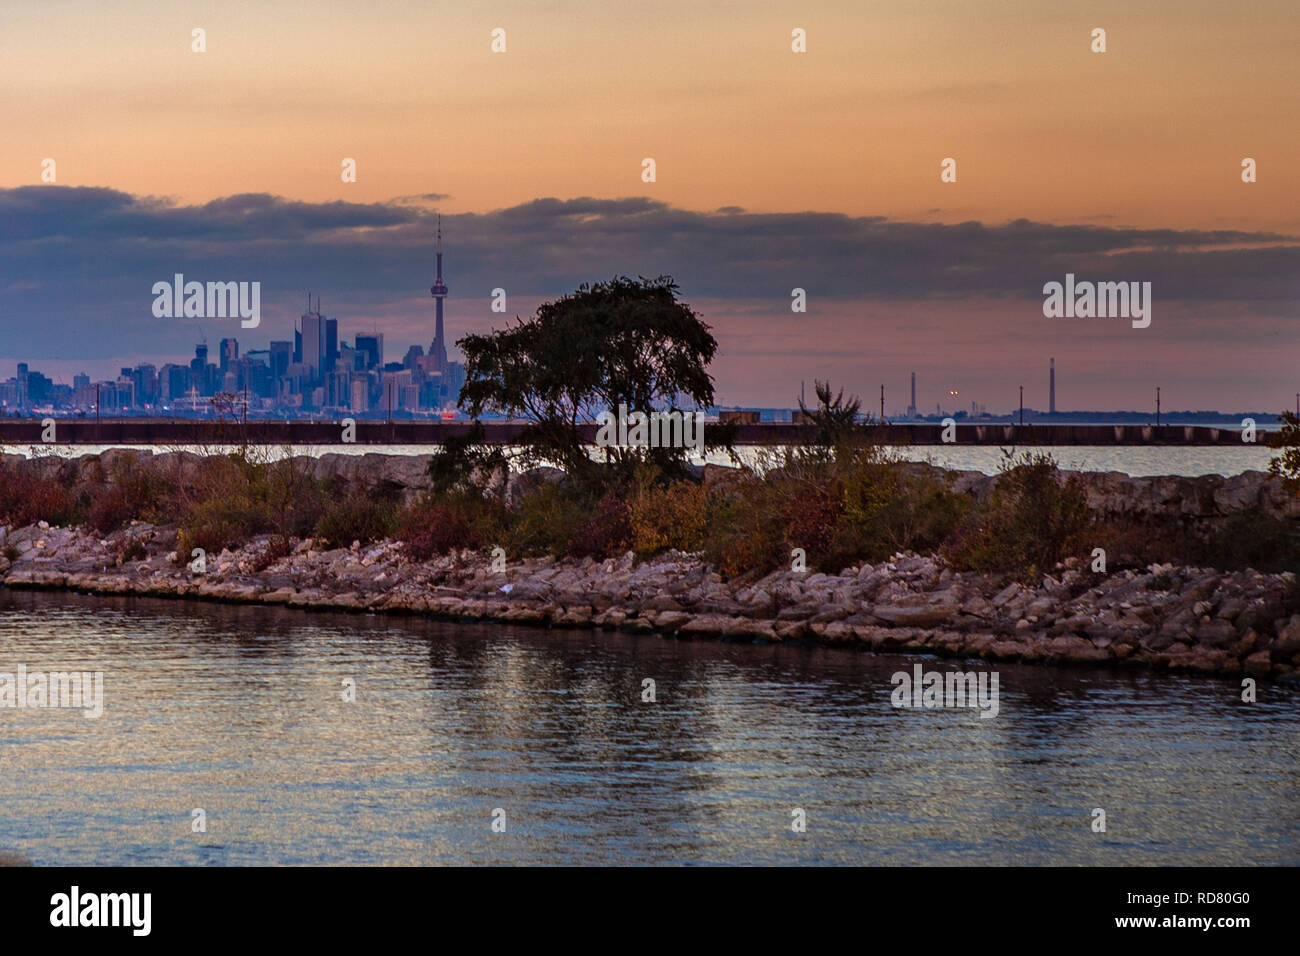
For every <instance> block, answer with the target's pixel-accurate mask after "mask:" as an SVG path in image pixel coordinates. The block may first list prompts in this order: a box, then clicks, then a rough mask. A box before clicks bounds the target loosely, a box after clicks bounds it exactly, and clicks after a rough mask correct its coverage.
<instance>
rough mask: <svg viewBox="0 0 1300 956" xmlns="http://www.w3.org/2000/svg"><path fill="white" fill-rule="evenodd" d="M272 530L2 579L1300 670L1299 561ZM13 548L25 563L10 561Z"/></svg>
mask: <svg viewBox="0 0 1300 956" xmlns="http://www.w3.org/2000/svg"><path fill="white" fill-rule="evenodd" d="M274 543H275V542H274V541H273V539H272V538H271V537H270V536H267V535H262V536H259V537H257V538H255V539H253V540H252V541H250V542H249V543H248V544H247V545H245V546H244V547H242V548H240V549H239V550H237V551H223V552H222V553H221V554H220V555H209V556H208V557H207V562H206V565H207V566H206V570H205V571H203V572H202V573H196V572H195V571H193V570H191V569H190V568H189V567H188V566H186V565H184V564H182V563H181V561H180V558H179V557H178V556H177V554H176V552H175V550H174V548H175V546H176V530H175V528H168V527H155V526H153V525H149V524H144V523H141V522H134V523H132V524H131V525H130V526H128V527H126V528H123V529H122V530H120V531H117V532H114V533H113V534H112V535H110V536H108V537H107V538H100V537H98V536H96V535H94V534H92V533H90V532H88V531H86V530H84V529H81V528H51V527H48V526H44V522H42V523H41V525H37V526H30V527H26V528H21V529H16V530H8V529H0V554H4V555H8V556H0V584H2V585H3V586H4V587H8V588H13V589H52V590H72V591H78V592H88V593H93V594H107V595H139V596H149V597H173V598H176V597H179V598H195V599H206V600H216V601H227V602H239V603H258V604H267V605H284V606H288V607H296V608H305V609H312V610H335V611H350V612H366V613H394V614H418V615H429V616H436V617H442V618H452V619H474V620H494V621H501V622H508V623H514V624H531V625H540V626H553V627H575V628H579V627H595V628H604V629H611V630H619V631H624V632H631V633H660V634H664V635H671V636H675V637H677V638H682V639H690V638H721V639H734V640H743V641H760V642H811V643H819V644H827V645H839V646H857V647H861V648H864V649H869V650H872V651H883V652H918V653H927V654H935V655H939V656H945V657H967V658H974V657H979V658H984V659H986V660H990V661H1023V662H1041V663H1051V664H1063V665H1092V666H1107V665H1110V666H1140V667H1149V668H1153V669H1159V670H1175V671H1184V672H1192V673H1203V674H1218V675H1241V674H1245V675H1249V676H1253V677H1264V678H1286V677H1291V678H1293V679H1294V678H1295V677H1296V676H1300V675H1297V668H1298V667H1300V613H1295V612H1296V611H1298V610H1300V607H1298V606H1297V603H1298V602H1297V598H1296V594H1297V590H1296V579H1295V575H1294V574H1293V573H1291V572H1285V573H1279V574H1264V573H1260V572H1257V571H1252V570H1246V571H1237V572H1223V571H1214V570H1210V569H1196V568H1185V567H1172V566H1168V565H1152V566H1151V567H1149V568H1146V569H1141V570H1134V569H1130V570H1122V571H1114V572H1112V573H1109V574H1094V573H1092V572H1091V571H1090V570H1089V568H1088V566H1087V565H1086V563H1083V562H1081V561H1079V560H1077V559H1070V560H1069V561H1067V562H1066V564H1065V565H1062V566H1059V567H1058V568H1057V569H1056V570H1055V572H1054V573H1053V574H1050V575H1047V576H1045V577H1044V578H1043V579H1042V581H1041V582H1039V584H1038V585H1037V586H1028V587H1027V586H1025V585H1022V584H1019V583H1012V584H1006V583H1005V582H1003V581H1000V580H998V579H996V578H995V577H993V576H991V575H983V574H976V573H955V572H954V571H952V570H951V569H949V568H946V567H944V566H943V563H942V562H941V561H939V560H938V559H937V558H934V557H927V556H918V555H895V556H894V558H893V559H892V560H890V561H889V562H885V563H880V564H876V565H870V564H867V565H862V566H859V567H853V568H846V569H845V570H843V571H841V572H840V573H839V574H836V575H830V574H824V573H817V572H813V571H807V572H795V571H786V570H781V571H776V572H773V573H771V574H768V575H766V576H765V577H761V578H759V577H757V576H755V575H748V576H744V577H741V578H736V579H733V580H730V581H724V580H723V579H722V577H721V576H720V575H718V574H716V573H714V572H713V571H712V570H711V569H710V568H709V567H708V566H706V565H705V564H704V563H703V562H702V561H701V560H700V559H699V558H698V557H697V556H695V555H690V554H683V553H680V552H671V553H669V554H666V555H660V556H658V557H655V558H651V559H648V560H645V561H638V560H636V559H635V558H634V556H633V555H632V554H631V553H630V552H629V553H628V554H626V555H625V556H624V557H622V558H621V559H608V560H605V561H598V560H594V559H591V558H587V559H584V560H580V561H579V560H571V559H565V560H556V559H554V558H531V559H524V560H507V562H506V568H505V570H504V571H494V570H493V569H492V564H493V559H492V556H491V555H490V554H488V553H483V552H471V551H464V552H461V553H459V554H455V555H449V556H446V557H442V558H437V559H434V560H431V561H425V562H412V561H409V560H407V559H406V557H405V555H404V553H403V545H402V544H401V543H400V542H393V541H385V542H380V543H378V544H374V545H370V546H366V547H362V546H361V545H360V544H358V543H354V544H353V546H352V547H351V548H336V549H333V550H321V549H319V548H317V547H316V546H315V542H314V541H313V540H312V539H310V538H309V539H306V540H301V541H298V540H294V541H291V542H290V553H288V554H286V555H283V556H277V555H276V554H275V553H273V552H272V551H271V550H270V549H271V548H272V547H273V545H274ZM11 558H12V560H11Z"/></svg>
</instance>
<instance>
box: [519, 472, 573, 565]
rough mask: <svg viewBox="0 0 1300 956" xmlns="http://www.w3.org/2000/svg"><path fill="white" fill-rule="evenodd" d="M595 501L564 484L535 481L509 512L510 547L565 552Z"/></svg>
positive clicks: (529, 551) (525, 551) (523, 551)
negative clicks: (537, 482) (536, 482)
mask: <svg viewBox="0 0 1300 956" xmlns="http://www.w3.org/2000/svg"><path fill="white" fill-rule="evenodd" d="M591 507H592V502H591V500H590V499H589V498H588V497H587V496H586V495H583V494H580V493H578V492H575V491H573V490H572V489H568V488H565V487H564V486H562V485H559V484H556V483H552V482H544V483H541V484H536V485H534V486H533V487H532V488H530V489H529V490H528V491H527V492H526V493H524V494H522V495H521V496H520V497H519V499H518V500H517V501H516V503H515V506H514V508H513V509H512V510H511V512H510V514H509V524H510V531H509V534H508V539H509V542H510V550H511V551H513V552H517V553H520V554H563V553H565V552H566V551H568V549H569V543H570V542H571V541H573V539H574V538H575V537H576V536H577V535H578V534H579V532H580V530H581V528H582V526H583V525H584V524H585V523H586V522H587V521H588V520H589V516H590V514H591Z"/></svg>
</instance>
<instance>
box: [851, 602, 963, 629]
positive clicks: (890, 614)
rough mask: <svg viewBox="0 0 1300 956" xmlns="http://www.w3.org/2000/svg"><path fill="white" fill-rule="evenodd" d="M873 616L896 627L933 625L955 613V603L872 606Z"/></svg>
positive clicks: (940, 622)
mask: <svg viewBox="0 0 1300 956" xmlns="http://www.w3.org/2000/svg"><path fill="white" fill-rule="evenodd" d="M871 613H872V615H873V616H875V617H877V618H879V619H880V620H882V621H888V622H889V623H890V624H893V625H895V626H898V627H934V626H935V625H937V624H942V623H943V622H944V621H946V620H948V618H950V617H952V616H953V615H954V614H956V613H957V605H956V604H930V605H924V606H921V607H874V608H872V609H871Z"/></svg>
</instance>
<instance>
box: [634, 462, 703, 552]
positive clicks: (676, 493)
mask: <svg viewBox="0 0 1300 956" xmlns="http://www.w3.org/2000/svg"><path fill="white" fill-rule="evenodd" d="M707 518H708V500H707V496H706V493H705V490H704V488H703V486H701V485H699V484H697V483H696V482H693V481H675V482H671V483H669V484H657V483H655V482H654V481H653V480H651V479H649V478H648V477H647V476H646V475H645V473H644V472H642V473H640V474H639V476H638V479H637V483H636V485H635V489H634V491H633V493H632V497H631V500H630V501H629V503H628V525H629V528H630V530H631V534H632V550H634V551H635V552H636V553H637V554H639V555H651V554H655V553H657V552H660V551H666V550H668V549H669V548H676V549H677V550H679V551H698V550H700V549H701V548H702V547H703V545H704V529H705V523H706V521H707Z"/></svg>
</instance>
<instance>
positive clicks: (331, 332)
mask: <svg viewBox="0 0 1300 956" xmlns="http://www.w3.org/2000/svg"><path fill="white" fill-rule="evenodd" d="M319 304H320V300H317V305H318V306H319ZM338 359H339V320H338V319H326V320H325V371H327V372H332V371H334V363H335V362H337V361H338Z"/></svg>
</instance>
